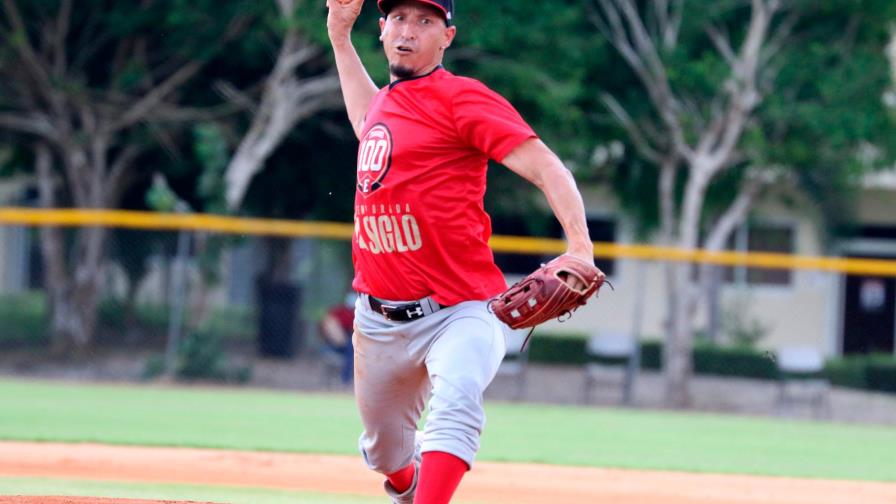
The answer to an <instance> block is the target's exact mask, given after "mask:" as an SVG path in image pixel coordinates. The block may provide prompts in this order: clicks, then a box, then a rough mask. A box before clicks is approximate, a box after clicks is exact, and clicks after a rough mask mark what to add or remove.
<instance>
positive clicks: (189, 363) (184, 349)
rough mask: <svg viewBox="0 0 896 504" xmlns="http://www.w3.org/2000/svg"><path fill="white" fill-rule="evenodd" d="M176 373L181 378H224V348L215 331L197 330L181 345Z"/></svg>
mask: <svg viewBox="0 0 896 504" xmlns="http://www.w3.org/2000/svg"><path fill="white" fill-rule="evenodd" d="M175 374H176V375H177V376H178V377H179V378H184V379H188V380H190V379H199V378H207V379H211V380H224V379H225V378H226V376H227V373H226V372H225V371H224V349H223V347H222V346H221V339H220V338H219V337H218V336H217V335H216V334H214V333H210V332H200V331H196V332H193V333H191V334H190V335H188V336H187V337H186V338H185V339H184V340H183V342H182V343H181V346H180V351H179V353H178V358H177V364H176V368H175Z"/></svg>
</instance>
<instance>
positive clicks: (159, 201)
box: [146, 177, 178, 212]
mask: <svg viewBox="0 0 896 504" xmlns="http://www.w3.org/2000/svg"><path fill="white" fill-rule="evenodd" d="M177 201H178V198H177V194H175V193H174V191H172V190H171V187H170V186H169V185H168V182H167V181H166V180H165V179H164V178H163V177H155V178H154V179H153V181H152V186H150V188H149V190H148V191H147V192H146V206H148V207H149V208H151V209H152V210H155V211H156V212H173V211H174V210H175V208H176V207H177Z"/></svg>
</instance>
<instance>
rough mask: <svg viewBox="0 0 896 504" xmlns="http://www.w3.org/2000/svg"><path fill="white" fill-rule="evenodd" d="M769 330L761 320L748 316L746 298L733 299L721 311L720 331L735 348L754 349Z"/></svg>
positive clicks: (747, 301)
mask: <svg viewBox="0 0 896 504" xmlns="http://www.w3.org/2000/svg"><path fill="white" fill-rule="evenodd" d="M770 329H771V328H770V327H769V326H768V325H767V324H764V323H763V322H762V320H760V319H759V318H757V317H755V316H752V315H751V314H750V310H749V300H748V299H747V298H746V297H742V296H741V297H737V298H735V299H733V300H732V301H731V302H730V303H729V304H727V305H726V306H725V307H724V308H723V310H722V331H723V333H724V334H725V336H727V337H728V340H729V341H730V342H731V343H732V344H734V345H735V346H738V347H744V348H755V347H756V344H757V343H759V341H760V340H762V339H763V338H765V337H766V335H768V333H769V331H770Z"/></svg>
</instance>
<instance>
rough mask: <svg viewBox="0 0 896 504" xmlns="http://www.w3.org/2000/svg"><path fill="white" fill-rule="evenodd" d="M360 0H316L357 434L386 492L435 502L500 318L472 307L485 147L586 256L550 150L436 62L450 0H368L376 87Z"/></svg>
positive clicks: (444, 494) (457, 467) (470, 452)
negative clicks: (337, 141) (378, 68)
mask: <svg viewBox="0 0 896 504" xmlns="http://www.w3.org/2000/svg"><path fill="white" fill-rule="evenodd" d="M362 4H363V0H327V6H328V8H329V15H328V19H327V28H328V32H329V37H330V42H331V44H332V46H333V51H334V54H335V59H336V66H337V69H338V71H339V78H340V82H341V86H342V92H343V97H344V99H345V106H346V109H347V112H348V117H349V120H350V121H351V124H352V126H353V128H354V131H355V134H356V135H357V136H358V139H359V140H360V146H359V149H358V167H357V168H358V172H357V190H356V196H355V233H354V238H353V243H352V250H353V262H354V266H355V278H354V282H353V284H352V286H353V288H354V289H355V290H356V291H358V293H359V298H358V301H357V303H356V305H355V333H354V336H353V339H354V347H355V396H356V400H357V404H358V408H359V410H360V415H361V420H362V423H363V426H364V432H363V433H362V435H361V438H360V441H359V447H360V450H361V453H362V455H363V457H364V460H365V462H366V463H367V465H368V466H369V467H370V469H372V470H374V471H377V472H379V473H382V474H384V475H385V477H386V481H385V488H386V492H387V493H388V494H389V496H391V498H392V500H393V502H394V503H411V502H416V503H417V504H421V503H423V504H435V503H447V502H449V501H450V499H451V497H452V495H453V494H454V492H455V490H456V488H457V487H458V485H459V484H460V481H461V479H462V477H463V475H464V474H465V472H466V471H468V470H469V469H470V468H471V466H472V464H473V459H474V456H475V454H476V452H477V450H478V448H479V439H480V435H481V433H482V429H483V427H484V425H485V415H484V412H483V405H482V394H483V391H484V390H485V388H486V386H488V384H489V383H490V382H491V380H492V379H493V378H494V376H495V373H496V371H497V369H498V366H499V364H500V363H501V360H502V359H503V357H504V353H505V338H506V334H507V333H508V332H509V328H508V327H507V326H506V325H505V324H503V323H502V322H501V321H500V320H498V319H497V318H496V316H495V315H494V314H493V313H491V312H490V310H489V307H488V300H489V299H490V298H492V297H493V296H495V295H496V294H499V293H501V292H503V291H505V290H506V289H507V284H506V282H505V280H504V276H503V275H502V273H501V271H499V269H498V268H497V267H496V266H495V263H494V260H493V255H492V252H491V250H490V249H489V247H488V239H489V236H490V234H491V226H490V221H489V217H488V216H487V215H486V213H485V211H484V209H483V195H484V193H485V185H486V168H487V163H488V160H489V159H494V160H496V161H498V162H500V163H502V164H504V165H505V166H507V167H508V168H510V169H511V170H513V171H514V172H516V173H517V174H519V175H521V176H522V177H524V178H526V179H528V180H529V181H531V182H532V183H533V184H535V185H536V186H537V187H538V188H539V189H541V190H542V191H543V192H544V194H545V196H546V197H547V200H548V202H549V204H550V206H551V208H552V210H553V212H554V214H555V215H556V217H557V218H558V220H559V221H560V223H561V225H562V226H563V229H564V231H565V233H566V237H567V240H568V251H567V254H568V255H570V256H574V257H576V258H578V259H581V260H582V261H585V262H587V263H589V264H590V265H591V267H593V264H594V259H593V257H594V256H593V253H594V251H593V246H592V242H591V240H590V238H589V236H588V229H587V227H586V224H585V212H584V207H583V204H582V198H581V196H580V194H579V192H578V190H577V188H576V185H575V182H574V180H573V178H572V175H571V174H570V172H569V171H568V170H567V169H566V168H565V167H564V166H563V164H562V162H561V161H560V159H559V158H558V157H557V156H556V155H555V154H554V153H553V152H552V151H551V150H550V149H549V148H548V147H547V146H545V144H544V143H542V142H541V141H540V140H539V139H538V137H537V135H536V134H535V133H534V132H533V130H532V128H530V127H529V126H528V125H527V124H526V122H525V121H524V120H523V119H522V118H521V117H520V115H519V113H517V111H516V110H515V109H514V108H513V107H512V106H511V105H510V103H508V102H507V101H506V100H504V99H503V98H502V97H500V96H499V95H498V94H496V93H495V92H493V91H491V90H490V89H489V88H487V87H486V86H485V85H483V84H482V83H480V82H478V81H476V80H473V79H469V78H464V77H458V76H455V75H453V74H452V73H451V72H449V71H448V70H446V69H445V68H443V67H442V64H441V63H442V58H443V56H444V54H445V50H446V49H448V48H449V47H450V46H451V43H452V42H453V40H454V37H455V34H456V32H457V27H456V26H455V25H454V23H453V18H454V2H453V0H378V2H377V7H378V8H379V10H380V11H381V12H382V17H381V18H380V20H379V26H380V30H381V36H380V40H381V41H382V44H383V50H384V52H385V54H386V59H387V61H388V64H389V72H390V74H391V82H390V83H389V85H387V86H385V87H383V88H378V87H377V86H376V84H374V82H373V81H372V80H371V78H370V77H369V75H368V73H367V71H366V69H365V68H364V65H363V64H362V62H361V60H360V58H359V57H358V54H357V52H356V51H355V49H354V47H353V46H352V42H351V29H352V26H353V25H354V23H355V20H356V19H357V17H358V15H359V13H360V11H361V7H362ZM569 282H570V283H573V282H577V280H570V281H569ZM428 397H429V403H428V405H429V415H428V417H427V420H426V423H425V428H424V429H423V431H422V432H418V430H417V424H418V422H419V420H420V418H421V414H422V412H423V409H424V406H425V402H426V400H427V398H428Z"/></svg>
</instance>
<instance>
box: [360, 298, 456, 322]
mask: <svg viewBox="0 0 896 504" xmlns="http://www.w3.org/2000/svg"><path fill="white" fill-rule="evenodd" d="M367 300H368V303H369V304H370V309H371V310H373V311H375V312H377V313H379V314H380V315H382V316H383V318H385V319H386V320H391V321H393V322H410V321H411V320H417V319H419V318H423V317H425V316H427V315H430V314H433V313H435V312H437V311H438V310H441V309H442V308H447V306H445V305H441V304H439V303H436V302H435V301H432V300H428V301H426V303H427V306H426V307H424V306H423V303H422V302H421V301H412V302H410V303H400V304H398V303H390V302H389V301H383V300H382V299H377V298H375V297H373V296H369V295H368V296H367Z"/></svg>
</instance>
